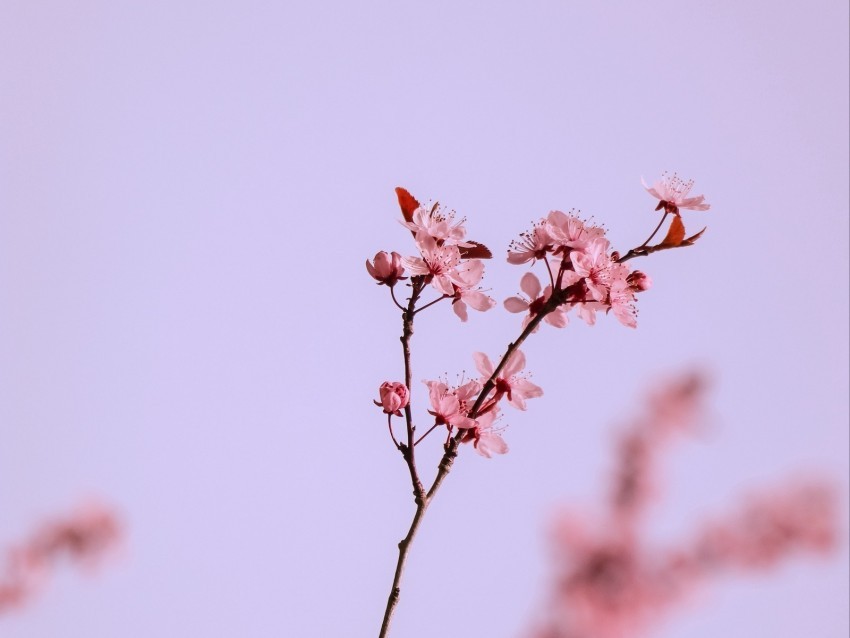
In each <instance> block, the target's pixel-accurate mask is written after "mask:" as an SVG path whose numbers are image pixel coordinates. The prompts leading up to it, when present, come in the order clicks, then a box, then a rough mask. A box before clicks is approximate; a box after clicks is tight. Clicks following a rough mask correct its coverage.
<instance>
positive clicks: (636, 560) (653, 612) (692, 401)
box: [527, 374, 837, 638]
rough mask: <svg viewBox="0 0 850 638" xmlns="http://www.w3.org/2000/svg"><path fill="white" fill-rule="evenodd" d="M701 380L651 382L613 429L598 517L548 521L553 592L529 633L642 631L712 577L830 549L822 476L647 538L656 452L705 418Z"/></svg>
mask: <svg viewBox="0 0 850 638" xmlns="http://www.w3.org/2000/svg"><path fill="white" fill-rule="evenodd" d="M705 388H706V382H705V379H704V378H703V377H702V376H700V375H698V374H686V375H683V376H681V377H679V378H678V379H673V380H671V381H669V382H667V383H662V384H658V385H656V386H655V388H654V389H653V390H652V391H651V392H650V393H649V395H648V397H647V405H646V410H645V411H644V412H643V414H639V415H637V416H636V417H635V420H634V421H633V422H632V423H631V424H630V426H629V427H627V428H626V429H625V430H623V431H622V432H621V434H620V437H619V440H618V444H617V448H616V463H615V471H614V476H613V480H612V481H611V491H610V493H609V499H608V500H607V502H606V507H605V508H603V511H601V512H598V513H597V514H596V515H595V516H594V515H592V514H591V515H589V514H588V513H586V512H585V513H582V514H580V513H579V512H577V511H575V510H567V511H564V512H562V513H561V514H560V515H559V516H558V518H557V520H556V523H555V525H554V528H553V533H552V546H553V556H554V562H553V565H554V574H553V583H552V587H551V592H550V594H549V597H548V599H547V601H546V603H545V607H544V609H543V611H542V614H541V616H540V618H538V620H537V621H536V623H535V625H534V627H533V628H532V630H531V631H530V632H529V633H528V634H527V635H528V636H529V637H531V638H640V637H642V636H647V635H649V633H650V632H651V630H652V629H653V628H654V627H655V626H656V625H657V624H658V622H659V621H660V620H661V619H662V618H663V617H664V616H665V615H666V614H668V613H669V612H670V611H672V610H673V609H675V608H676V607H678V606H680V605H682V604H683V603H684V602H687V601H689V600H690V599H691V594H692V593H693V592H695V591H696V590H698V589H699V588H700V587H703V586H704V585H705V584H706V583H707V582H708V581H710V580H712V579H713V578H714V577H715V576H716V575H718V574H722V573H727V572H733V573H741V572H746V571H754V570H762V569H766V568H769V567H773V566H775V565H777V564H778V563H779V562H780V561H782V560H783V559H786V558H787V557H789V556H791V555H794V554H799V553H816V554H825V553H828V552H829V551H831V550H832V549H834V548H835V546H836V542H837V531H836V498H835V491H834V489H833V488H832V487H831V485H829V484H827V483H825V482H823V481H817V480H814V481H800V482H792V483H790V484H788V485H784V486H782V485H781V486H777V487H774V488H772V489H769V490H764V491H762V492H761V493H760V494H757V495H755V496H751V497H750V498H749V499H748V500H746V501H745V502H744V504H743V505H742V506H739V507H738V508H737V511H736V512H735V513H733V514H732V515H726V516H721V517H715V518H713V519H709V520H708V521H707V522H703V523H702V525H700V526H699V527H698V528H697V529H696V530H695V532H693V533H692V534H691V535H690V537H689V538H686V539H685V540H684V541H683V542H678V543H673V544H671V545H669V546H666V547H665V546H659V545H657V544H656V543H652V542H651V540H650V539H649V538H648V534H647V533H646V530H645V519H646V516H647V514H648V512H649V505H650V504H651V503H652V502H654V501H655V500H656V499H657V498H658V496H659V495H660V492H661V482H660V477H659V471H658V469H659V468H658V466H659V462H660V456H661V452H662V451H663V450H665V449H666V448H667V446H668V444H669V443H670V442H671V441H672V440H673V439H674V438H676V437H679V436H681V435H683V434H687V433H690V432H693V431H694V429H695V428H697V427H698V426H699V425H700V424H701V423H702V414H703V411H704V410H703V403H704V393H705Z"/></svg>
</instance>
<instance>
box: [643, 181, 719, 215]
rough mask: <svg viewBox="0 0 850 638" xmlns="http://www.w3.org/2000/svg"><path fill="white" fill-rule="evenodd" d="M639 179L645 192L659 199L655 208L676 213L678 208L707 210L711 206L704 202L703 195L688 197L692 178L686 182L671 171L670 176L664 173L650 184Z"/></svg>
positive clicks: (691, 186)
mask: <svg viewBox="0 0 850 638" xmlns="http://www.w3.org/2000/svg"><path fill="white" fill-rule="evenodd" d="M640 181H641V183H642V184H643V187H644V188H645V189H646V192H647V193H649V194H650V195H652V196H653V197H655V198H656V199H658V200H659V202H658V206H657V207H656V208H655V210H661V209H662V208H663V209H665V210H666V211H667V212H668V213H673V214H674V215H678V214H679V209H680V208H686V209H689V210H708V209H709V208H711V207H710V206H709V205H708V204H706V203H705V197H704V196H703V195H697V196H696V197H688V193H690V192H691V189H692V188H693V186H694V180H692V179H691V180H688V181H687V182H686V181H684V180H683V179H682V178H680V177H679V176H678V175H677V174H676V173H673V175H672V176H671V175H668V174H667V173H664V174H662V176H661V179H660V180H658V181H657V182H655V183H654V184H653V185H652V186H649V185H648V184H647V183H646V182H645V181H644V179H643V178H641V180H640Z"/></svg>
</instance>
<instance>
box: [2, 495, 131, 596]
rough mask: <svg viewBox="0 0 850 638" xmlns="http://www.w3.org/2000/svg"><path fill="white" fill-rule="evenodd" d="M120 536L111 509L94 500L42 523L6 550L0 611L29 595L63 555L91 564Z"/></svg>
mask: <svg viewBox="0 0 850 638" xmlns="http://www.w3.org/2000/svg"><path fill="white" fill-rule="evenodd" d="M121 536H122V528H121V523H120V522H119V521H118V519H117V517H116V515H115V514H114V512H112V510H110V509H108V508H106V507H104V506H102V505H97V504H88V505H86V506H83V507H80V508H78V509H77V510H76V511H74V512H72V513H71V514H70V515H69V516H67V517H65V518H61V519H55V520H52V521H48V522H46V523H44V524H42V526H41V527H40V528H38V529H37V530H36V531H35V533H33V534H32V536H30V537H29V538H28V539H26V540H25V541H23V542H22V543H20V544H18V545H16V546H14V547H12V548H10V549H9V550H7V555H6V565H5V570H4V571H0V613H3V612H4V611H7V610H9V609H12V608H15V607H18V606H20V605H21V604H23V603H25V602H26V601H27V600H29V599H30V598H32V597H33V596H34V595H35V594H36V593H37V591H38V589H39V588H40V586H41V585H42V584H43V583H44V581H45V580H46V579H47V577H48V576H49V575H50V572H51V571H52V570H53V569H55V568H56V566H57V564H58V563H59V562H60V561H61V560H62V559H63V558H67V559H70V560H71V561H72V562H73V563H75V564H77V565H81V566H83V567H88V568H91V567H94V566H96V565H97V564H99V562H100V561H101V560H102V559H103V558H104V557H105V556H106V554H108V553H109V552H110V551H111V550H113V549H115V547H116V546H117V545H118V543H119V541H120V539H121Z"/></svg>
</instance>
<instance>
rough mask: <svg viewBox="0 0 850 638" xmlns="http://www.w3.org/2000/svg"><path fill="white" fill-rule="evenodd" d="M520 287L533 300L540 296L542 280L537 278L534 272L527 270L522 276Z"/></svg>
mask: <svg viewBox="0 0 850 638" xmlns="http://www.w3.org/2000/svg"><path fill="white" fill-rule="evenodd" d="M519 287H520V290H522V291H523V292H524V293H525V294H527V295H528V298H529V299H531V300H532V301H534V300H535V299H537V298H538V297H539V296H540V290H541V287H540V280H539V279H537V276H536V275H535V274H534V273H533V272H527V273H525V274H524V275H523V276H522V279H520V282H519Z"/></svg>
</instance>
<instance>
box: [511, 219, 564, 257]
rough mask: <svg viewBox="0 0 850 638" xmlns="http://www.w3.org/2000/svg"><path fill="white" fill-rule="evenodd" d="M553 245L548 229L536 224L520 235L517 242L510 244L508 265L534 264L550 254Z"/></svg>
mask: <svg viewBox="0 0 850 638" xmlns="http://www.w3.org/2000/svg"><path fill="white" fill-rule="evenodd" d="M553 243H554V240H553V239H552V236H551V235H550V234H549V229H548V227H547V226H546V225H544V224H542V223H537V224H535V225H534V227H533V228H532V229H531V230H530V231H529V232H527V233H522V234H521V235H520V238H519V239H518V240H514V241H512V242H511V245H510V247H509V248H508V263H509V264H516V265H518V264H524V263H526V262H529V261H530V262H531V263H534V262H535V261H536V260H538V259H543V258H544V257H545V256H546V254H547V253H550V252H552V246H553Z"/></svg>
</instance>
